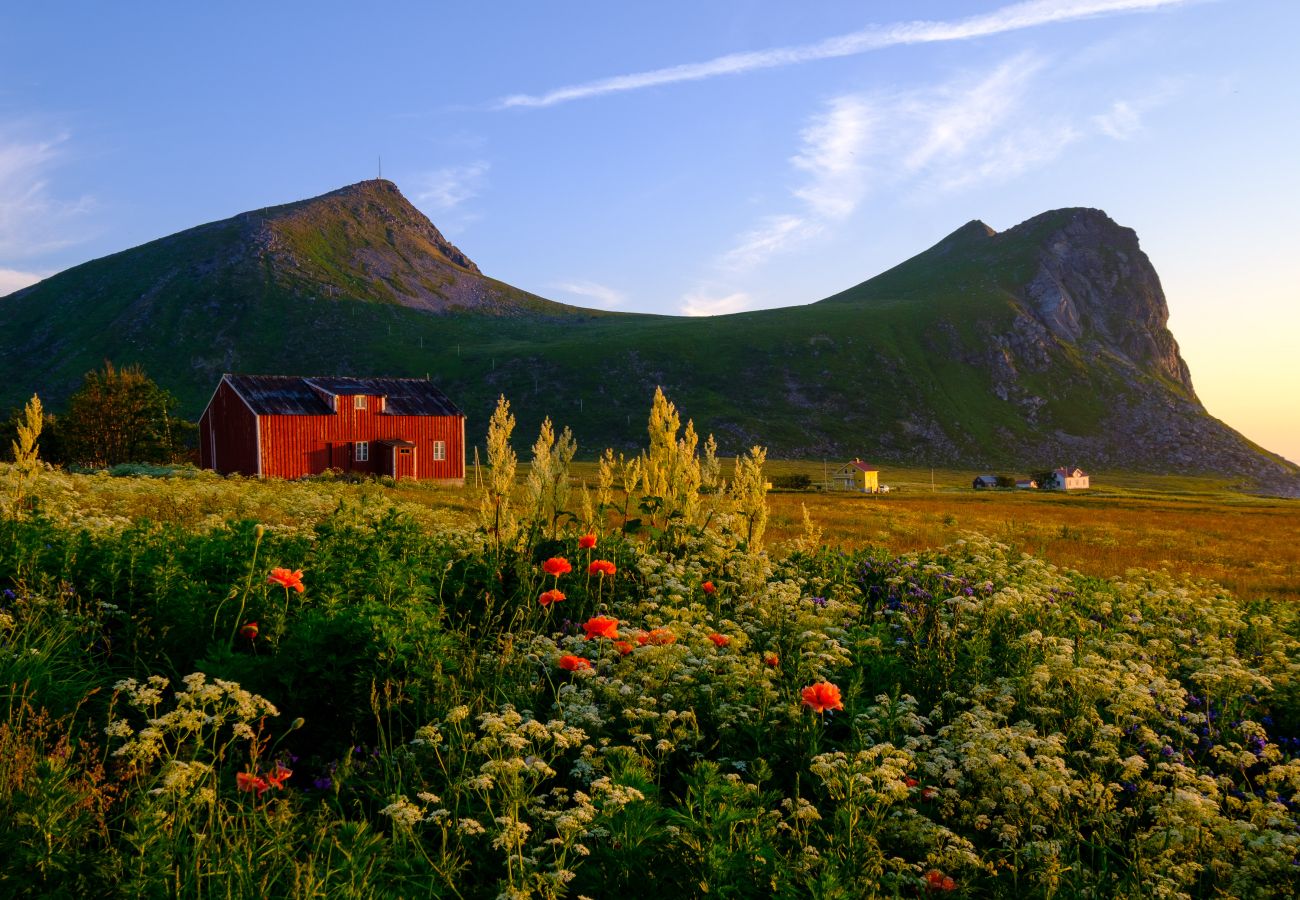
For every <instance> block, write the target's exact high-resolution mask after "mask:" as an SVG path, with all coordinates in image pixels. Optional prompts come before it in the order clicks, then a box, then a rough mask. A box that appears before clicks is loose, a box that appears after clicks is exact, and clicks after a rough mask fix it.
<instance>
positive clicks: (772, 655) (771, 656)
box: [763, 650, 781, 669]
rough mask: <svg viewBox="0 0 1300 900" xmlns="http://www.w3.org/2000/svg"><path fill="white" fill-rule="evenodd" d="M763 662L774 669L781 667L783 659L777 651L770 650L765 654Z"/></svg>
mask: <svg viewBox="0 0 1300 900" xmlns="http://www.w3.org/2000/svg"><path fill="white" fill-rule="evenodd" d="M763 662H765V663H767V664H768V665H769V666H771V667H772V668H773V669H775V668H776V667H777V666H779V665H781V657H780V656H778V655H777V654H776V652H775V651H773V650H769V651H767V652H766V653H764V654H763Z"/></svg>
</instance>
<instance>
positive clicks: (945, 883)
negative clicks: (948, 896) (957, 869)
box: [925, 869, 957, 893]
mask: <svg viewBox="0 0 1300 900" xmlns="http://www.w3.org/2000/svg"><path fill="white" fill-rule="evenodd" d="M925 886H926V888H927V889H929V890H931V891H935V892H936V893H937V892H938V891H955V890H957V882H955V881H953V880H952V876H951V875H945V874H943V873H942V872H940V871H939V870H938V869H931V870H930V871H928V872H926V873H925Z"/></svg>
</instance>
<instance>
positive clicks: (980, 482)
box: [971, 475, 998, 491]
mask: <svg viewBox="0 0 1300 900" xmlns="http://www.w3.org/2000/svg"><path fill="white" fill-rule="evenodd" d="M997 486H998V476H996V475H976V476H975V480H974V481H972V482H971V487H973V488H975V490H977V491H978V490H982V489H983V488H995V487H997Z"/></svg>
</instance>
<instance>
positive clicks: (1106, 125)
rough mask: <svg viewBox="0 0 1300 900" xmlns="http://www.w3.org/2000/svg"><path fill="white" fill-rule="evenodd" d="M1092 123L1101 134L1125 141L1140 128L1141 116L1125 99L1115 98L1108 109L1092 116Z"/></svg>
mask: <svg viewBox="0 0 1300 900" xmlns="http://www.w3.org/2000/svg"><path fill="white" fill-rule="evenodd" d="M1092 121H1093V123H1094V124H1095V125H1096V126H1097V128H1098V129H1100V130H1101V132H1102V133H1103V134H1106V135H1109V136H1110V137H1113V138H1115V140H1117V141H1127V140H1128V139H1129V138H1131V137H1133V135H1135V134H1137V133H1138V131H1139V130H1141V128H1142V116H1141V114H1140V113H1139V112H1138V111H1137V110H1136V109H1134V108H1133V104H1131V103H1129V102H1127V101H1125V100H1116V101H1115V102H1114V103H1112V104H1111V107H1110V109H1108V110H1106V111H1105V112H1104V113H1101V114H1100V115H1096V116H1093V117H1092Z"/></svg>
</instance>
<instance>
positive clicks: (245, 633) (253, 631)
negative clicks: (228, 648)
mask: <svg viewBox="0 0 1300 900" xmlns="http://www.w3.org/2000/svg"><path fill="white" fill-rule="evenodd" d="M239 636H240V637H246V638H248V639H249V640H250V641H251V640H252V639H253V638H255V637H257V623H256V622H247V623H245V624H243V625H240V626H239Z"/></svg>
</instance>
